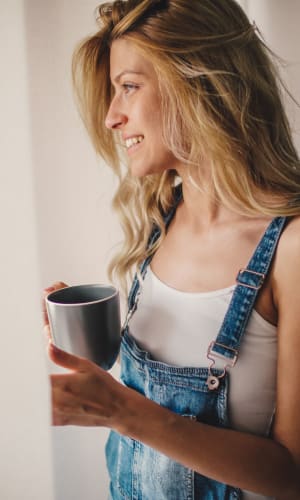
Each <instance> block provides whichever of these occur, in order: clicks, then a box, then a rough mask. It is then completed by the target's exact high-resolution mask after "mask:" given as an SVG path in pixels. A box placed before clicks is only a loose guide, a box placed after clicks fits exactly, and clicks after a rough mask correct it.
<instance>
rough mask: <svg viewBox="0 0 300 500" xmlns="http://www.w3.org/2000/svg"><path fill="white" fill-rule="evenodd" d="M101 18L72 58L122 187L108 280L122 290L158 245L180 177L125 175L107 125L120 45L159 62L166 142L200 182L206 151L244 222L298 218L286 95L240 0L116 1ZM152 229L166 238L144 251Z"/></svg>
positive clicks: (82, 101) (86, 109)
mask: <svg viewBox="0 0 300 500" xmlns="http://www.w3.org/2000/svg"><path fill="white" fill-rule="evenodd" d="M97 12H98V22H99V24H100V30H99V31H98V32H97V33H96V34H95V35H93V36H90V37H88V38H87V39H86V40H84V41H83V42H82V43H81V44H80V46H79V47H78V48H77V50H76V51H75V53H74V57H73V81H74V87H75V90H76V93H77V96H78V103H79V109H80V110H81V115H82V118H83V120H84V122H85V125H86V127H87V130H88V132H89V134H90V137H91V139H92V142H93V144H94V147H95V149H96V151H97V152H98V153H99V154H100V155H101V156H102V157H103V158H104V159H105V160H106V162H107V163H108V164H109V165H110V166H111V167H112V168H113V169H114V171H115V173H116V174H117V176H118V177H119V181H120V183H119V188H118V190H117V192H116V194H115V196H114V200H113V206H114V208H115V209H116V210H117V211H118V213H119V215H120V218H121V224H122V227H123V230H124V234H125V239H124V244H123V247H122V249H121V251H120V252H119V254H118V255H117V256H116V257H115V258H114V259H113V261H112V263H111V266H110V275H111V277H112V276H113V275H114V273H116V275H117V276H118V278H119V280H120V281H121V283H122V284H123V286H124V284H125V283H126V276H127V273H128V271H129V270H135V269H136V268H138V266H139V264H140V263H141V262H142V260H143V259H144V258H145V257H146V256H148V255H150V254H153V253H154V252H155V250H156V249H157V248H158V246H159V245H160V243H161V241H162V239H163V237H164V236H165V228H164V222H163V214H164V213H166V212H167V211H168V210H169V209H170V208H171V206H172V203H173V193H174V184H175V183H176V177H177V174H176V172H175V171H173V170H169V171H165V172H164V173H162V174H155V175H149V176H145V177H143V178H134V177H133V176H131V174H130V171H129V170H128V169H125V170H124V168H123V167H122V154H121V152H120V148H119V145H118V143H117V139H116V138H115V137H114V134H113V132H112V131H111V130H108V129H107V128H106V127H105V124H104V120H105V116H106V114H107V112H108V109H109V105H110V102H111V99H112V96H113V89H112V86H111V83H110V78H109V57H110V46H111V43H112V42H113V41H114V40H116V39H119V38H122V37H126V39H127V40H130V41H132V42H134V44H135V46H136V48H137V49H138V50H139V51H140V52H141V53H142V54H143V55H144V56H145V57H146V58H147V59H148V60H149V61H150V62H152V63H153V66H154V69H155V71H156V73H157V77H158V82H159V87H160V91H161V98H162V108H163V113H162V116H163V135H164V141H165V143H166V145H167V146H168V147H169V148H170V149H171V150H172V152H173V153H174V155H175V156H176V157H177V158H179V159H181V160H182V161H183V162H185V163H186V165H187V169H189V175H190V176H191V178H192V179H195V178H197V182H198V183H199V180H198V179H199V178H200V179H201V173H200V170H199V168H198V167H199V163H200V162H199V159H201V156H202V155H203V154H204V151H205V156H206V157H207V156H208V157H209V158H210V159H212V160H213V161H212V162H211V173H212V182H213V186H214V191H215V196H216V198H217V199H218V200H219V201H220V202H221V203H224V204H226V205H227V206H231V207H233V208H234V209H235V210H238V211H239V212H241V213H243V214H246V215H252V214H266V215H271V216H277V215H287V216H292V215H296V214H299V213H300V168H299V167H300V163H299V158H298V156H297V152H296V150H295V147H294V145H293V141H292V136H291V130H290V127H289V123H288V120H287V117H286V113H285V111H284V107H283V104H282V100H281V89H282V88H284V87H283V86H282V84H281V81H280V79H279V76H278V71H277V68H276V66H275V63H274V62H273V58H272V57H271V55H272V54H271V51H270V50H269V49H268V48H267V47H266V45H265V43H264V42H263V40H262V38H261V36H260V35H259V33H258V30H257V28H256V26H255V25H252V24H251V23H250V22H249V20H248V18H247V16H246V15H245V13H244V12H243V10H242V9H241V8H240V7H239V5H238V4H237V3H236V2H235V1H234V0H127V1H125V0H115V1H114V2H107V3H104V4H102V5H100V7H99V8H98V10H97ZM175 124H176V125H175ZM200 182H201V181H200ZM153 225H156V226H158V227H159V228H160V230H161V236H160V238H159V239H158V240H157V242H156V244H155V245H154V246H153V247H151V248H148V249H147V243H148V238H149V234H150V232H151V229H152V228H153Z"/></svg>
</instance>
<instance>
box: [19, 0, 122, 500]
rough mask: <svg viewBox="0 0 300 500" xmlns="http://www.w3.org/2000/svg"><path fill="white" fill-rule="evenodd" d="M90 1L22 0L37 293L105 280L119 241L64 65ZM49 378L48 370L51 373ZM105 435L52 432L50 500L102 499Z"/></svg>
mask: <svg viewBox="0 0 300 500" xmlns="http://www.w3.org/2000/svg"><path fill="white" fill-rule="evenodd" d="M97 4H98V2H97V0H96V1H95V0H85V1H82V0H51V2H50V1H41V0H27V2H26V6H27V10H26V18H27V47H28V49H27V50H28V58H29V68H30V100H31V130H32V137H33V163H34V170H35V195H36V204H37V219H38V227H39V232H38V245H39V254H40V262H41V287H46V286H48V285H49V284H51V283H52V282H53V281H56V280H63V281H65V282H67V283H68V284H76V283H93V282H102V281H106V280H107V277H106V268H107V263H108V260H109V253H110V249H111V248H112V246H113V245H114V244H115V243H116V242H117V241H118V240H120V239H121V234H120V232H119V231H120V230H119V227H118V224H117V222H116V220H115V219H114V217H113V215H112V213H111V209H110V200H111V196H112V193H113V190H114V188H113V184H114V180H113V179H112V175H111V173H110V171H109V169H108V168H107V167H106V166H105V165H103V164H102V163H101V162H100V161H99V160H98V159H96V155H95V154H94V151H93V149H92V146H91V145H90V142H89V140H88V138H87V135H86V132H85V130H84V128H83V125H82V123H81V121H80V119H79V116H78V114H77V111H76V109H75V105H74V101H73V96H72V88H71V74H70V64H71V56H72V52H73V49H74V47H75V45H76V44H77V43H78V41H79V40H80V39H81V38H83V37H84V36H86V35H87V34H88V33H89V32H91V31H93V30H94V29H95V24H94V9H95V7H96V6H97ZM50 369H51V371H56V368H55V367H54V366H51V368H50ZM107 433H108V431H107V430H106V429H100V428H98V429H95V428H92V429H86V428H80V427H77V428H75V427H68V428H63V427H57V428H53V429H52V437H53V446H54V457H55V460H54V476H55V499H56V500H83V499H84V500H96V499H97V500H102V499H105V498H107V490H108V477H107V473H106V466H105V461H104V444H105V440H106V438H107Z"/></svg>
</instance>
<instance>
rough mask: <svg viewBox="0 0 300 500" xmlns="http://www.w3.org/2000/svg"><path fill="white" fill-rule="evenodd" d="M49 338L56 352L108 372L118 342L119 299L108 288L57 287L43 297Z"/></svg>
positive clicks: (116, 353)
mask: <svg viewBox="0 0 300 500" xmlns="http://www.w3.org/2000/svg"><path fill="white" fill-rule="evenodd" d="M46 306H47V311H48V317H49V323H50V329H51V335H52V339H53V343H54V345H56V346H57V347H59V348H60V349H62V350H64V351H66V352H69V353H71V354H75V355H77V356H81V357H84V358H87V359H89V360H91V361H93V362H94V363H96V364H97V365H99V366H101V367H102V368H104V370H109V369H110V368H111V367H112V366H113V364H114V362H115V361H116V359H117V356H118V353H119V349H120V341H121V320H120V300H119V292H118V290H117V289H116V288H115V287H113V286H110V285H101V284H99V285H97V284H95V285H77V286H70V287H67V288H61V289H60V290H56V291H55V292H52V293H50V294H49V295H48V296H47V298H46Z"/></svg>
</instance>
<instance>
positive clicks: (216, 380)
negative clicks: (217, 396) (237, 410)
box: [206, 340, 238, 391]
mask: <svg viewBox="0 0 300 500" xmlns="http://www.w3.org/2000/svg"><path fill="white" fill-rule="evenodd" d="M215 345H218V346H220V347H224V349H228V350H229V351H232V352H233V353H234V357H233V358H232V359H230V358H227V357H226V356H224V355H223V354H220V353H214V352H212V350H213V348H214V346H215ZM212 356H214V357H215V358H219V359H223V360H224V359H226V361H227V363H226V364H225V365H224V368H223V372H222V373H221V375H218V376H216V375H213V374H212V371H211V369H212V367H213V366H214V364H215V362H216V360H215V359H214V358H213V357H212ZM206 357H207V359H209V360H210V361H211V364H210V365H209V367H208V377H207V380H206V384H207V385H208V388H209V390H210V391H212V390H215V389H217V388H218V387H219V385H220V379H221V378H223V377H224V376H225V374H226V370H227V368H228V367H230V368H232V367H233V366H234V365H235V363H236V361H237V358H238V351H237V350H236V349H233V348H232V347H228V346H226V345H224V344H220V343H219V342H215V341H214V340H213V341H212V342H211V343H210V344H209V346H208V349H207V354H206Z"/></svg>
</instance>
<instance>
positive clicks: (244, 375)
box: [129, 266, 277, 500]
mask: <svg viewBox="0 0 300 500" xmlns="http://www.w3.org/2000/svg"><path fill="white" fill-rule="evenodd" d="M234 288H235V285H234V286H231V287H229V288H224V289H222V290H216V291H212V292H205V293H189V292H182V291H179V290H176V289H174V288H171V287H170V286H168V285H166V284H165V283H163V282H162V281H160V280H159V279H158V278H157V276H155V274H154V273H153V272H152V270H151V268H150V266H149V267H148V269H147V273H146V276H145V279H144V282H143V285H142V290H141V295H140V298H139V302H138V308H137V310H136V311H135V313H134V315H133V316H132V318H131V320H130V324H129V329H130V333H131V335H132V336H133V337H134V338H135V340H136V341H137V343H138V345H139V346H140V347H141V348H142V349H144V350H146V351H147V352H149V353H150V354H151V356H152V357H153V358H154V359H156V360H158V361H162V362H164V363H167V364H169V365H174V366H186V367H187V366H190V367H208V366H209V360H208V359H207V357H206V352H207V348H208V346H209V344H210V342H211V341H212V340H215V339H216V337H217V334H218V332H219V329H220V326H221V324H222V321H223V319H224V316H225V313H226V311H227V308H228V305H229V302H230V300H231V297H232V294H233V291H234ZM276 361H277V329H276V327H275V326H273V325H271V324H270V323H268V322H267V321H266V320H265V319H263V318H262V317H261V316H260V315H259V314H258V313H257V312H256V311H255V310H253V311H252V314H251V316H250V319H249V322H248V325H247V328H246V331H245V333H244V336H243V338H242V342H241V347H240V351H239V356H238V360H237V362H236V365H235V366H234V367H233V368H230V369H229V370H228V371H229V376H230V390H229V400H228V407H229V418H230V424H231V427H232V428H233V429H236V430H240V431H244V432H250V433H254V434H257V435H261V436H267V435H268V433H269V430H270V426H271V423H272V418H273V414H274V410H275V397H276ZM215 366H216V367H218V366H220V367H221V368H223V366H222V365H218V362H216V365H215ZM243 493H244V496H243V498H244V499H245V500H258V499H259V500H262V499H264V500H266V499H267V497H264V496H261V495H255V494H253V493H250V492H243Z"/></svg>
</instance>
